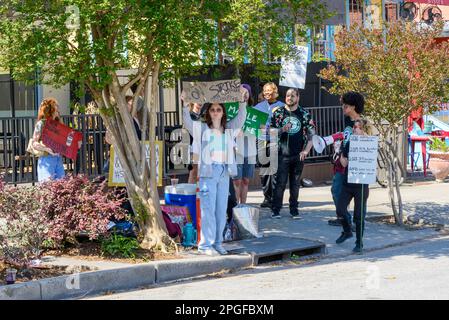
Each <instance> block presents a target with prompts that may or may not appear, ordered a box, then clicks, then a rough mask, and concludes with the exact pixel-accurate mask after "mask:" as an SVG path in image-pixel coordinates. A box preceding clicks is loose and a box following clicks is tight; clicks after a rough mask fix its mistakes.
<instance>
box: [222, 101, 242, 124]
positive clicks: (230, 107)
mask: <svg viewBox="0 0 449 320" xmlns="http://www.w3.org/2000/svg"><path fill="white" fill-rule="evenodd" d="M224 106H225V108H226V120H227V121H230V120H232V119H234V118H235V117H236V116H237V114H238V113H239V103H238V102H226V103H224Z"/></svg>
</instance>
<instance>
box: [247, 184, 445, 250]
mask: <svg viewBox="0 0 449 320" xmlns="http://www.w3.org/2000/svg"><path fill="white" fill-rule="evenodd" d="M401 192H402V198H403V202H404V215H405V216H407V215H419V216H420V217H424V218H425V219H424V220H429V219H427V218H428V217H435V216H437V217H438V218H439V222H446V227H449V223H448V222H449V197H447V194H449V183H440V184H437V183H434V182H429V183H425V184H419V185H413V186H412V185H404V186H402V187H401ZM288 197H289V194H288V190H286V192H285V194H284V208H283V209H282V211H281V217H282V218H281V219H271V218H270V215H271V212H270V210H269V209H266V208H263V209H261V217H260V223H259V226H260V229H261V231H263V233H264V235H271V234H277V235H288V236H292V237H299V238H307V239H311V240H318V241H322V242H324V243H326V247H327V251H328V255H326V257H325V258H329V257H335V256H339V255H346V254H349V253H351V250H352V248H353V247H354V242H355V236H354V238H353V239H350V240H348V241H346V242H344V243H343V244H340V245H337V244H335V240H336V239H337V238H338V237H339V236H340V233H341V231H342V230H341V228H340V227H335V226H329V225H328V223H327V221H328V220H329V219H331V218H335V206H334V203H333V201H332V196H331V192H330V186H324V187H315V188H302V189H301V190H300V193H299V204H300V215H301V217H302V218H303V219H301V220H293V219H291V217H290V214H289V210H288ZM262 200H263V196H262V193H261V192H259V191H250V192H249V194H248V204H251V205H255V206H256V205H258V204H260V203H261V202H262ZM350 211H352V205H351V206H350ZM391 215H393V212H392V209H391V205H390V200H389V196H388V189H384V188H380V187H373V188H371V189H370V195H369V199H368V213H367V217H373V216H391ZM440 224H442V225H443V224H445V223H440ZM436 235H438V232H436V231H435V229H434V228H424V229H422V230H413V231H408V230H404V229H402V228H399V227H396V226H395V225H387V224H382V223H374V222H369V221H367V222H366V228H365V234H364V248H365V250H373V249H380V248H384V247H389V246H393V245H400V244H403V243H409V242H413V241H416V240H420V239H424V238H427V237H432V236H436Z"/></svg>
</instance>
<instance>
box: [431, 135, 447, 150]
mask: <svg viewBox="0 0 449 320" xmlns="http://www.w3.org/2000/svg"><path fill="white" fill-rule="evenodd" d="M430 142H431V143H430V150H432V151H438V152H449V146H448V145H447V144H446V142H445V141H444V140H442V139H440V138H431V139H430Z"/></svg>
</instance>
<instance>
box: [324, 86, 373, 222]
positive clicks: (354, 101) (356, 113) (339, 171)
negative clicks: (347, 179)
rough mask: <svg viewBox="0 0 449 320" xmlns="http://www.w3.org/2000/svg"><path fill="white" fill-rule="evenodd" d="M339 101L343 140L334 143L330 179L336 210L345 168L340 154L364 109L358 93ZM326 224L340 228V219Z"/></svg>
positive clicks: (346, 94)
mask: <svg viewBox="0 0 449 320" xmlns="http://www.w3.org/2000/svg"><path fill="white" fill-rule="evenodd" d="M340 101H341V104H342V108H343V115H344V121H345V128H344V130H343V132H342V133H343V137H344V138H343V140H342V141H338V142H336V143H334V150H335V152H334V156H333V163H334V177H333V179H332V187H331V193H332V199H333V201H334V205H335V208H337V204H338V198H339V197H340V193H341V189H342V186H343V180H344V175H345V168H344V167H343V166H342V165H341V163H340V156H341V152H342V150H343V148H344V147H345V146H346V144H347V143H348V141H349V138H350V137H351V134H352V128H353V126H354V122H355V121H356V120H359V119H360V118H361V115H362V114H363V112H364V109H365V99H364V98H363V96H362V95H361V94H360V93H358V92H354V91H348V92H346V93H344V94H343V95H342V96H341V99H340ZM328 224H329V225H331V226H341V219H339V218H338V217H337V218H334V219H330V220H328Z"/></svg>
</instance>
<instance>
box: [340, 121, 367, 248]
mask: <svg viewBox="0 0 449 320" xmlns="http://www.w3.org/2000/svg"><path fill="white" fill-rule="evenodd" d="M352 134H353V135H371V129H370V127H369V126H368V122H367V121H366V120H364V119H359V120H356V121H355V122H354V127H353V133H352ZM349 147H350V142H348V143H346V145H345V146H344V147H343V152H342V155H341V157H340V163H341V165H342V166H343V167H344V168H345V173H344V179H343V186H342V189H341V192H340V195H339V197H338V203H337V216H338V217H339V219H340V220H341V223H342V226H343V232H342V233H341V236H340V237H339V238H338V239H337V240H336V241H335V242H336V243H338V244H339V243H343V242H344V241H346V240H347V239H349V238H352V236H353V234H352V230H351V215H350V214H349V212H348V205H349V203H350V202H351V200H352V199H354V222H355V227H356V231H355V232H356V242H355V247H354V249H353V250H352V251H353V252H354V253H362V251H363V243H362V238H363V232H364V230H365V216H366V203H367V200H368V196H369V188H368V186H369V185H368V184H357V183H349V182H348V164H349V160H348V159H349Z"/></svg>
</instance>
